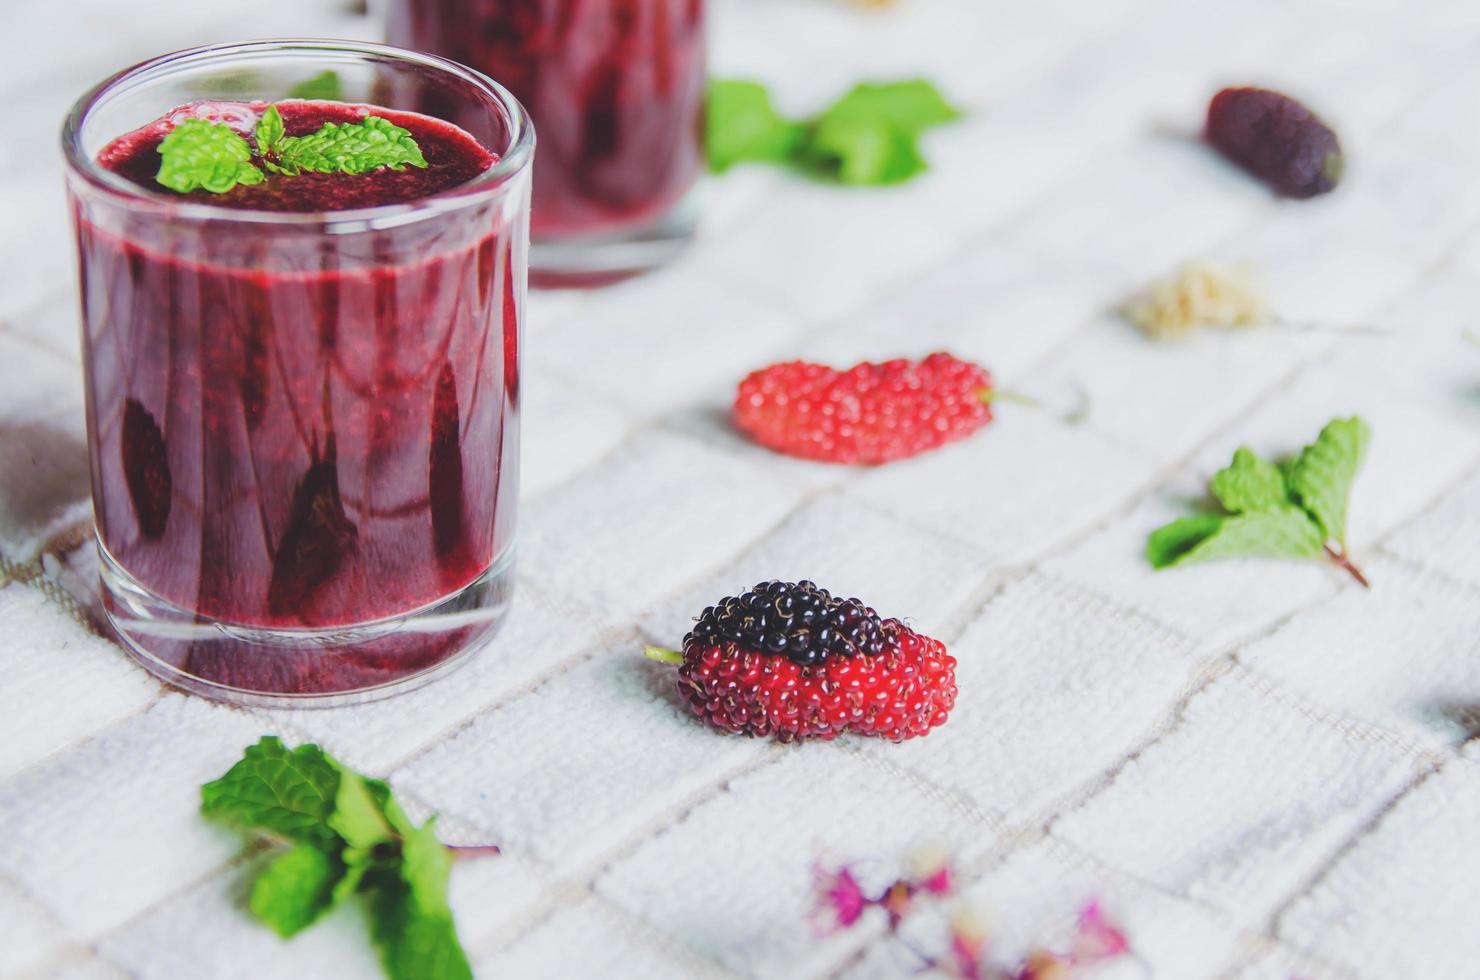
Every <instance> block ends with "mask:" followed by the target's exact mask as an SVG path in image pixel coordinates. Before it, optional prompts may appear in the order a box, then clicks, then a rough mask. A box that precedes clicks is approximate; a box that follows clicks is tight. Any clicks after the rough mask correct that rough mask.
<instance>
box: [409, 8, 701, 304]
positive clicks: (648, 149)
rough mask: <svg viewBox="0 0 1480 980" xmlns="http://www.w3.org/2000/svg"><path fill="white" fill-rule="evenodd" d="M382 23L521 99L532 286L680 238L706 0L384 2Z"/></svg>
mask: <svg viewBox="0 0 1480 980" xmlns="http://www.w3.org/2000/svg"><path fill="white" fill-rule="evenodd" d="M388 33H389V37H390V40H391V42H392V43H394V44H400V45H403V46H405V47H408V48H415V49H417V50H420V51H431V52H435V53H436V54H439V55H442V56H444V57H447V58H451V59H453V60H454V61H459V62H462V63H463V64H467V65H471V66H473V67H474V68H477V69H478V70H479V71H484V72H487V73H488V74H490V75H492V76H493V77H495V78H497V79H499V80H500V81H501V82H503V83H504V84H505V85H507V86H508V87H509V89H510V91H512V92H513V93H514V94H515V95H516V96H518V97H519V99H520V100H521V101H523V103H524V104H525V105H526V106H528V107H529V112H530V115H531V116H532V117H533V119H534V123H535V126H536V127H538V129H539V133H540V154H539V160H538V162H537V163H536V165H535V177H534V211H533V222H534V223H533V235H534V249H533V253H532V257H531V268H532V275H533V281H534V283H535V284H536V285H554V286H559V285H590V284H596V283H600V282H603V281H606V280H609V279H612V278H620V277H622V276H625V275H630V274H633V273H637V272H641V271H644V270H646V269H650V268H653V267H655V266H658V265H661V264H663V263H665V262H667V261H669V260H670V259H671V258H672V257H673V256H674V255H675V254H677V252H678V251H680V250H681V249H682V248H683V246H684V245H686V244H687V243H688V241H689V239H690V238H691V237H692V235H693V232H694V223H695V216H696V208H695V202H694V200H693V195H692V193H691V192H692V191H693V189H694V186H695V183H696V182H697V180H698V178H699V176H700V174H701V173H702V171H703V169H704V144H703V115H704V96H705V87H706V77H705V40H704V0H389V25H388ZM432 108H433V109H440V108H443V107H440V106H433V107H432ZM433 114H436V112H433Z"/></svg>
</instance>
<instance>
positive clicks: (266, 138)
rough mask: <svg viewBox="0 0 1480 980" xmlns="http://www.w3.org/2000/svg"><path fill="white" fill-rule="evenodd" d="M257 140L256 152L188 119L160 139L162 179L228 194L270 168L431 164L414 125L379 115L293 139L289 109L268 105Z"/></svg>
mask: <svg viewBox="0 0 1480 980" xmlns="http://www.w3.org/2000/svg"><path fill="white" fill-rule="evenodd" d="M253 137H254V138H255V140H256V143H257V146H256V148H255V152H254V149H253V147H252V146H251V144H249V143H248V142H247V141H246V139H244V138H243V137H242V136H241V134H239V133H237V132H236V131H235V130H234V129H232V128H231V127H230V126H227V125H226V124H224V123H216V122H210V121H209V120H205V119H187V120H185V121H184V122H182V123H180V124H179V125H178V126H176V127H175V128H174V129H173V130H171V131H170V133H169V134H168V135H167V136H165V138H164V140H163V141H161V142H160V144H159V153H160V155H161V157H163V160H162V161H161V163H160V167H159V174H158V176H157V177H156V178H155V179H156V180H158V181H159V183H161V184H163V185H164V186H165V187H168V188H169V189H170V190H173V191H178V192H179V193H181V194H187V193H189V192H191V191H194V190H206V191H210V192H211V193H213V194H224V193H225V192H227V191H229V190H231V189H232V188H234V187H236V186H238V185H252V184H260V183H262V181H264V180H265V179H266V175H265V174H264V173H263V171H264V170H267V171H270V172H272V173H275V174H281V175H283V176H288V177H292V176H297V175H298V174H302V173H320V174H334V173H339V174H363V173H369V172H370V171H372V170H379V169H382V168H389V169H391V170H402V169H405V168H406V167H407V166H412V167H418V168H423V169H424V168H425V167H426V166H427V161H426V157H425V156H423V155H422V152H421V147H420V146H418V145H417V143H416V140H415V139H414V138H413V137H412V135H411V132H410V130H407V129H403V128H402V127H400V126H397V125H396V124H395V123H393V122H391V121H390V120H388V119H383V118H381V117H380V116H366V117H365V118H364V119H362V120H360V121H359V122H354V123H324V125H323V126H321V127H319V129H318V131H317V132H314V133H310V134H308V135H306V136H288V135H287V131H286V128H285V126H284V125H283V116H282V113H281V112H279V111H278V107H277V106H275V105H269V106H268V107H267V108H266V109H265V110H264V111H263V113H262V118H261V119H259V120H258V121H257V128H256V130H255V131H254V132H253ZM259 164H260V167H259Z"/></svg>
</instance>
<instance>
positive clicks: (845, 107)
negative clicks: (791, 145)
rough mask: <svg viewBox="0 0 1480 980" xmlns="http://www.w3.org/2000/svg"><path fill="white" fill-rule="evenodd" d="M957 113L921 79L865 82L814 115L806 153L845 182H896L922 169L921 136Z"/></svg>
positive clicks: (923, 168) (949, 119)
mask: <svg viewBox="0 0 1480 980" xmlns="http://www.w3.org/2000/svg"><path fill="white" fill-rule="evenodd" d="M959 116H960V112H959V111H957V110H956V109H955V108H954V107H952V106H951V105H950V104H949V103H947V102H946V100H945V99H944V98H943V97H942V96H941V94H940V92H938V91H937V90H936V88H935V86H933V85H931V84H930V83H929V82H927V81H924V80H923V79H911V80H908V81H902V82H888V83H883V84H872V83H865V84H862V85H858V86H855V87H854V88H853V90H852V91H851V92H849V93H848V94H847V95H845V96H843V97H842V98H841V99H839V100H838V101H837V102H835V103H833V105H832V106H830V107H829V108H828V109H827V110H825V111H824V112H823V113H822V115H820V116H818V117H817V119H816V120H815V121H814V122H813V124H812V127H811V129H810V132H809V135H808V139H807V144H806V147H805V154H806V156H807V157H808V158H809V159H810V160H812V161H813V162H814V164H816V165H817V166H819V167H821V168H822V169H823V170H824V172H829V173H832V174H833V175H834V176H836V178H837V179H838V180H839V181H841V182H842V183H844V184H894V183H899V182H901V181H905V180H908V179H909V178H911V177H913V176H915V175H916V174H918V173H920V172H922V171H923V170H925V169H926V164H925V158H924V157H923V156H921V154H920V149H919V146H918V140H919V137H920V134H921V133H923V132H924V131H925V130H926V129H929V128H930V127H932V126H938V125H941V124H942V123H946V122H950V121H951V120H953V119H956V118H959Z"/></svg>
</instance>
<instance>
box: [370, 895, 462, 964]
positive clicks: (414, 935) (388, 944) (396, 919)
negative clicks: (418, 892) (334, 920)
mask: <svg viewBox="0 0 1480 980" xmlns="http://www.w3.org/2000/svg"><path fill="white" fill-rule="evenodd" d="M370 909H371V923H372V924H371V936H372V938H373V939H374V940H375V946H376V948H377V949H378V950H379V951H380V962H381V966H383V967H384V969H385V972H386V976H388V977H390V978H391V980H472V976H473V968H472V967H471V966H470V965H469V963H468V957H467V954H466V953H464V952H463V948H462V943H461V942H459V941H458V938H457V927H456V926H455V925H454V924H453V921H452V916H451V915H448V914H438V915H427V914H424V913H422V912H420V911H418V909H417V907H416V902H415V900H414V898H413V897H412V894H411V889H410V888H409V887H408V886H407V885H406V884H405V882H403V881H400V880H392V881H390V882H388V883H384V884H379V885H378V886H377V887H376V888H375V889H374V891H372V892H371V897H370Z"/></svg>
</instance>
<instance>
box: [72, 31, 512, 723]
mask: <svg viewBox="0 0 1480 980" xmlns="http://www.w3.org/2000/svg"><path fill="white" fill-rule="evenodd" d="M330 72H332V73H333V74H332V75H331V74H328V73H330ZM310 79H315V80H317V82H318V83H319V84H318V86H317V87H319V88H320V89H321V90H322V89H323V87H324V86H323V83H324V82H325V81H328V82H330V83H331V85H330V88H331V90H335V91H332V94H333V95H334V96H335V98H334V99H333V100H314V99H310V98H304V97H299V98H294V97H293V92H294V90H295V87H297V86H300V85H301V83H303V82H305V81H307V80H310ZM300 91H301V89H300ZM305 94H306V93H305ZM431 104H437V105H443V106H446V107H448V109H449V112H448V114H449V115H450V114H453V113H454V112H455V115H456V117H457V123H456V124H455V125H454V124H452V123H450V122H448V121H447V120H446V118H443V117H437V116H434V115H432V114H428V113H424V112H422V111H419V110H420V109H421V108H422V107H424V106H427V105H431ZM63 147H64V151H65V154H66V159H67V166H68V174H67V182H68V191H69V197H70V202H71V209H72V214H73V219H74V223H75V227H76V232H77V245H78V257H79V278H80V286H81V305H82V330H83V367H84V372H85V376H86V377H85V380H86V391H87V415H88V418H87V422H88V444H89V450H90V453H91V468H92V485H93V509H94V514H95V517H96V522H97V542H98V551H99V556H100V562H101V578H102V603H103V608H104V611H105V613H106V615H107V617H108V619H109V620H110V622H111V624H112V625H113V627H114V628H115V630H116V631H117V633H118V634H119V636H120V637H121V639H122V640H123V641H124V643H125V645H126V646H127V647H128V648H129V650H130V652H131V653H132V654H133V655H134V656H135V658H136V659H137V660H139V661H140V662H141V663H143V664H144V666H146V667H147V668H148V669H149V670H151V671H152V672H154V673H155V674H156V675H158V676H159V677H161V678H162V679H164V680H166V681H168V682H169V683H172V684H174V685H176V686H179V687H182V688H185V689H187V690H191V691H195V692H198V693H202V694H206V695H209V696H212V697H217V698H221V699H225V700H230V701H236V702H241V703H249V704H265V705H289V704H310V705H319V704H340V703H347V702H353V701H359V700H367V699H370V698H374V697H380V696H383V695H386V694H389V693H393V692H396V691H399V690H404V689H407V688H409V687H412V686H416V685H418V684H420V683H423V682H425V681H427V680H429V679H431V678H433V677H436V676H438V675H439V674H440V673H442V672H444V671H446V670H447V669H449V668H450V667H451V666H453V665H454V664H456V663H459V662H461V660H462V659H463V658H464V657H465V656H466V655H467V654H469V653H470V652H471V651H473V650H474V649H476V648H477V647H478V646H479V645H481V643H482V642H483V641H485V640H486V639H488V638H489V637H490V636H491V635H492V634H493V632H494V631H495V630H496V629H497V628H498V626H499V625H500V623H501V621H502V620H503V618H504V615H505V613H506V611H507V609H508V605H509V601H510V595H511V589H512V560H513V539H514V511H515V504H516V497H517V493H518V448H519V347H520V329H521V320H522V316H523V307H524V293H525V281H526V277H527V272H526V269H527V251H528V245H527V242H528V220H529V183H530V181H529V170H530V163H531V160H532V157H533V150H534V136H533V131H532V128H531V126H530V122H529V120H528V118H527V116H526V114H525V112H524V110H523V108H522V107H521V106H520V105H519V103H518V102H517V101H516V99H515V98H514V97H513V96H512V95H510V94H509V92H508V91H506V90H505V89H503V88H502V87H500V86H499V85H497V84H495V83H493V82H492V81H490V80H489V79H487V78H485V77H483V76H482V75H480V74H478V73H477V72H474V71H471V70H468V69H466V68H463V67H461V66H458V65H455V64H452V63H450V62H447V61H444V60H442V59H440V58H437V57H434V56H429V55H422V54H415V53H411V52H406V51H400V50H397V49H394V48H388V47H383V46H379V45H370V44H359V43H351V42H330V41H263V42H253V43H245V44H236V45H225V46H217V47H209V48H199V49H195V50H191V51H185V52H181V53H177V54H172V55H167V56H164V57H161V58H158V59H156V60H154V61H150V62H146V63H144V64H142V65H139V66H137V67H135V68H132V69H129V70H127V71H124V72H122V73H121V74H119V75H116V76H114V77H113V78H111V79H109V80H108V81H106V82H104V83H103V84H101V85H100V86H98V87H97V88H95V89H94V90H93V91H92V92H90V93H88V94H87V95H86V96H84V97H83V98H82V99H81V100H80V101H79V102H78V104H77V105H76V106H75V107H74V109H73V110H72V113H71V115H70V116H69V117H68V119H67V121H66V125H65V128H64V131H63Z"/></svg>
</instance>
